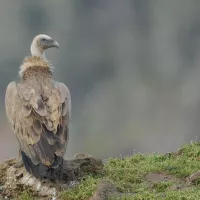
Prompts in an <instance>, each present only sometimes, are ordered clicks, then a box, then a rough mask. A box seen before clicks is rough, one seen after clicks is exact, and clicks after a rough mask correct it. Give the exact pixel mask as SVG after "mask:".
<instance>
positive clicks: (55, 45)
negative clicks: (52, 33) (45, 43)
mask: <svg viewBox="0 0 200 200" xmlns="http://www.w3.org/2000/svg"><path fill="white" fill-rule="evenodd" d="M52 47H56V48H57V49H59V44H58V42H57V41H54V40H53V41H52Z"/></svg>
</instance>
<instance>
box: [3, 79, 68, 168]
mask: <svg viewBox="0 0 200 200" xmlns="http://www.w3.org/2000/svg"><path fill="white" fill-rule="evenodd" d="M5 106H6V114H7V118H8V120H9V123H10V125H11V127H12V129H13V131H14V133H15V134H16V136H17V139H18V141H19V144H20V149H21V150H22V151H24V152H25V153H26V154H27V155H28V156H29V157H30V158H31V160H32V161H33V162H34V164H38V163H43V164H45V165H51V164H53V163H54V159H55V155H57V156H63V155H64V153H65V151H66V146H67V141H68V131H69V121H70V118H71V114H70V112H71V95H70V92H69V90H68V88H67V87H66V86H65V85H64V84H63V83H60V82H54V83H52V84H49V85H45V86H44V87H42V85H40V87H36V86H33V87H31V86H30V85H26V84H23V83H18V84H16V83H15V82H11V83H10V84H9V85H8V87H7V90H6V97H5Z"/></svg>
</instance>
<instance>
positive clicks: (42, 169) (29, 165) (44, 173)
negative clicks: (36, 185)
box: [21, 151, 63, 180]
mask: <svg viewBox="0 0 200 200" xmlns="http://www.w3.org/2000/svg"><path fill="white" fill-rule="evenodd" d="M21 155H22V161H23V163H24V166H25V168H26V170H27V171H28V172H29V173H30V174H32V175H33V176H35V177H36V178H40V179H50V180H59V179H61V178H62V175H63V158H62V157H58V156H55V161H54V163H53V164H52V165H51V166H46V165H44V164H42V163H40V164H38V165H34V164H33V162H32V161H31V159H30V158H29V157H28V156H27V155H26V153H25V152H23V151H21Z"/></svg>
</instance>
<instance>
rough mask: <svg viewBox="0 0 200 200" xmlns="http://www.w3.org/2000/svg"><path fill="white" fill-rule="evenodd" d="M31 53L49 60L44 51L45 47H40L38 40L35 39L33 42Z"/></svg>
mask: <svg viewBox="0 0 200 200" xmlns="http://www.w3.org/2000/svg"><path fill="white" fill-rule="evenodd" d="M31 55H32V56H37V57H40V58H43V59H44V60H47V59H46V56H45V53H44V49H42V48H41V47H39V46H38V44H37V41H35V40H34V41H33V42H32V44H31Z"/></svg>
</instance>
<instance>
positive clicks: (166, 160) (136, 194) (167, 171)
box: [19, 143, 200, 200]
mask: <svg viewBox="0 0 200 200" xmlns="http://www.w3.org/2000/svg"><path fill="white" fill-rule="evenodd" d="M199 170H200V143H191V144H187V145H184V146H182V147H181V148H180V149H179V150H178V151H177V152H175V153H168V154H165V155H163V154H159V153H153V154H140V153H138V154H135V155H133V156H127V157H123V158H110V159H109V160H108V161H107V162H106V164H105V171H104V174H103V175H101V176H92V175H87V176H85V177H84V178H83V180H82V181H81V183H80V184H79V185H77V186H75V187H74V188H73V189H69V190H66V191H63V192H62V193H61V194H60V197H59V200H86V199H89V198H90V197H91V196H92V194H93V192H94V191H95V189H96V187H97V183H98V181H99V180H101V179H107V180H110V181H111V182H112V183H114V184H115V185H116V187H117V188H118V190H119V191H120V192H122V193H124V195H123V196H121V197H120V198H118V199H122V200H154V199H155V200H160V199H165V200H187V199H188V200H190V199H191V200H194V199H200V184H199V183H200V180H199V179H196V180H195V181H194V182H193V183H190V184H188V183H187V181H186V180H187V177H189V176H190V175H191V174H193V173H195V172H197V171H199ZM149 174H154V177H155V176H156V174H157V175H158V176H159V175H166V176H167V177H168V178H167V179H163V180H162V179H161V180H160V181H159V180H158V181H154V180H148V178H147V176H148V175H149ZM19 198H20V199H21V200H32V199H34V198H32V197H31V196H30V194H29V193H27V192H24V193H22V194H21V195H20V196H19ZM109 199H110V200H114V199H117V197H113V198H112V197H111V198H109Z"/></svg>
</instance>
